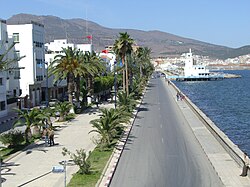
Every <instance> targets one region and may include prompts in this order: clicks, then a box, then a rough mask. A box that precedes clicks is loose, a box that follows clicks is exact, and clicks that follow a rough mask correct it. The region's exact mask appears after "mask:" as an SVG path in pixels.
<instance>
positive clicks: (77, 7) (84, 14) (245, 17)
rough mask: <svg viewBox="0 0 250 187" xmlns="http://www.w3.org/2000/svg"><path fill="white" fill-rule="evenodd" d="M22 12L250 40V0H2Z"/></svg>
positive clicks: (222, 41)
mask: <svg viewBox="0 0 250 187" xmlns="http://www.w3.org/2000/svg"><path fill="white" fill-rule="evenodd" d="M1 1H2V2H1ZM0 2H1V5H2V7H1V11H0V18H1V19H5V20H6V19H8V18H10V17H11V16H13V15H15V14H19V13H28V14H34V15H52V16H57V17H60V18H63V19H72V18H83V19H87V20H89V21H93V22H95V23H97V24H99V25H102V26H104V27H109V28H125V29H138V30H144V31H151V30H159V31H163V32H167V33H170V34H174V35H178V36H181V37H185V38H191V39H196V40H200V41H203V42H208V43H212V44H217V45H223V46H227V47H232V48H238V47H242V46H244V45H250V11H249V10H250V0H189V1H188V0H154V1H152V0H123V1H121V0H8V1H7V0H0Z"/></svg>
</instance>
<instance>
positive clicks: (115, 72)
mask: <svg viewBox="0 0 250 187" xmlns="http://www.w3.org/2000/svg"><path fill="white" fill-rule="evenodd" d="M115 67H116V61H115V62H114V72H115V80H114V89H115V109H116V92H117V90H116V68H115Z"/></svg>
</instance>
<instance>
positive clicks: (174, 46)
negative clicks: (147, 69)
mask: <svg viewBox="0 0 250 187" xmlns="http://www.w3.org/2000/svg"><path fill="white" fill-rule="evenodd" d="M31 21H34V22H38V23H41V24H43V25H44V28H45V40H46V42H50V41H53V40H54V39H65V38H67V39H68V41H69V42H72V43H86V42H87V40H86V36H87V35H92V36H93V45H94V47H95V50H97V51H100V50H103V49H104V48H105V46H108V45H112V44H113V43H114V41H115V40H116V39H117V37H118V36H119V32H128V34H130V36H131V37H132V38H133V39H134V40H135V42H136V44H137V45H140V46H143V47H149V48H151V49H152V56H153V57H166V56H171V55H179V54H182V53H185V52H188V51H189V49H190V48H191V49H192V51H193V53H194V54H196V55H204V56H209V57H210V58H219V59H226V58H234V57H237V56H240V55H245V54H249V53H250V46H244V47H241V48H237V49H234V48H229V47H225V46H220V45H214V44H210V43H206V42H202V41H198V40H194V39H189V38H184V37H180V36H176V35H173V34H169V33H166V32H161V31H156V30H155V31H142V30H135V29H112V28H107V27H103V26H101V25H98V24H97V23H94V22H92V21H86V20H84V19H61V18H59V17H55V16H37V15H31V14H17V15H14V16H12V17H11V18H9V19H8V20H7V24H22V23H30V22H31Z"/></svg>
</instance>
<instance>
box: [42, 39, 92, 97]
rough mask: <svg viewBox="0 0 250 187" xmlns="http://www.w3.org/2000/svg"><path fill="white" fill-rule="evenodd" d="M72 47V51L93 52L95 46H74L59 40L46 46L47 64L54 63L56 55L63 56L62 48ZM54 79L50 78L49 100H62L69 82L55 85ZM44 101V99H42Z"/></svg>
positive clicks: (64, 40) (64, 81)
mask: <svg viewBox="0 0 250 187" xmlns="http://www.w3.org/2000/svg"><path fill="white" fill-rule="evenodd" d="M68 47H71V48H72V49H74V48H76V49H80V50H81V51H83V52H87V51H88V52H92V51H93V45H92V44H72V43H68V41H67V39H58V40H54V41H53V42H50V43H46V44H45V51H46V52H45V62H46V63H48V64H50V63H51V62H52V61H54V58H55V56H56V55H59V54H63V50H62V48H68ZM53 79H54V78H53V77H50V78H49V80H48V92H49V98H50V99H51V98H57V99H61V98H62V97H64V95H65V92H66V89H67V87H66V86H67V81H66V80H62V81H60V82H57V83H54V82H53ZM44 86H45V83H43V84H42V87H44ZM42 99H43V100H44V98H42Z"/></svg>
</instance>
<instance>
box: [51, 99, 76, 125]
mask: <svg viewBox="0 0 250 187" xmlns="http://www.w3.org/2000/svg"><path fill="white" fill-rule="evenodd" d="M71 108H72V104H71V103H70V102H68V101H64V102H59V103H57V104H56V105H55V111H56V112H59V119H58V121H60V122H62V121H65V119H66V116H67V115H68V114H69V112H70V109H71Z"/></svg>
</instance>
